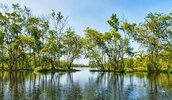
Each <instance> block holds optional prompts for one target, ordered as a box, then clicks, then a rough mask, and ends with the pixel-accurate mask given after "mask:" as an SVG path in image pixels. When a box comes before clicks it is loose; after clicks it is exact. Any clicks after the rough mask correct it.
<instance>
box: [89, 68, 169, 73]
mask: <svg viewBox="0 0 172 100" xmlns="http://www.w3.org/2000/svg"><path fill="white" fill-rule="evenodd" d="M90 72H116V73H134V72H147V73H170V74H172V70H159V71H147V70H124V71H114V70H99V69H91V70H90Z"/></svg>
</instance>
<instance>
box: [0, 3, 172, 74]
mask: <svg viewBox="0 0 172 100" xmlns="http://www.w3.org/2000/svg"><path fill="white" fill-rule="evenodd" d="M107 24H108V25H109V26H110V29H109V31H107V32H100V31H98V30H96V29H92V28H89V27H88V28H86V29H85V30H84V33H85V35H84V36H83V37H81V36H80V35H78V34H76V33H75V31H74V29H72V28H71V27H68V26H67V17H64V16H63V15H62V13H61V12H55V11H52V12H51V13H50V14H48V15H46V16H34V15H33V14H32V13H31V10H30V9H29V8H27V7H25V6H24V7H21V6H20V5H19V4H13V5H12V6H11V7H8V6H7V5H4V4H0V71H37V72H75V71H79V70H76V69H75V68H74V69H73V66H75V67H81V66H83V67H90V68H97V69H96V70H90V71H92V72H118V73H123V72H128V73H129V72H148V73H158V72H159V73H160V72H167V73H172V60H171V59H172V13H169V14H163V13H149V14H147V16H146V17H145V19H144V21H143V22H140V23H129V22H127V20H120V19H119V18H118V17H117V15H116V14H112V16H111V17H110V18H109V20H107ZM135 43H137V44H138V45H139V48H138V50H137V51H134V47H135V45H134V46H133V44H135ZM78 59H88V61H89V63H88V65H82V64H74V61H75V60H78Z"/></svg>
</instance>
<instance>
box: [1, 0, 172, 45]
mask: <svg viewBox="0 0 172 100" xmlns="http://www.w3.org/2000/svg"><path fill="white" fill-rule="evenodd" d="M0 3H4V4H7V5H9V6H10V5H11V4H13V3H19V4H20V5H26V6H27V7H29V8H30V9H31V10H32V12H33V14H34V15H42V14H49V13H50V12H51V10H55V11H57V12H58V11H61V12H62V14H63V15H64V16H69V19H68V23H69V25H70V26H72V27H73V28H74V30H75V31H76V33H77V34H80V35H81V36H84V32H83V30H84V29H85V28H86V27H91V28H95V29H97V30H99V31H100V32H105V31H108V30H109V28H110V27H109V26H108V24H107V20H108V19H109V17H110V16H111V14H112V13H116V14H117V15H118V17H119V18H121V19H127V20H128V21H129V22H136V23H139V22H141V21H143V20H144V17H145V16H146V15H147V14H148V13H149V12H163V13H170V12H172V0H1V1H0ZM133 46H134V47H135V48H137V47H138V45H137V44H135V43H134V44H133Z"/></svg>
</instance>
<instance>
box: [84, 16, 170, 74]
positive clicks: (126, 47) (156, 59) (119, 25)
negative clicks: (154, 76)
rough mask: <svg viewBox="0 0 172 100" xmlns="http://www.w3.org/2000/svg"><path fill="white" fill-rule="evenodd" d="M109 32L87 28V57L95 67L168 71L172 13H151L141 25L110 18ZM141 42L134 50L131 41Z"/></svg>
mask: <svg viewBox="0 0 172 100" xmlns="http://www.w3.org/2000/svg"><path fill="white" fill-rule="evenodd" d="M108 24H109V25H110V26H111V29H110V31H109V32H105V33H100V32H98V31H97V30H94V29H90V28H88V29H86V31H85V32H86V39H87V41H88V42H87V49H88V51H87V56H88V57H89V58H90V60H91V61H90V64H91V65H92V66H100V68H101V69H102V70H104V69H107V70H111V69H114V70H115V71H134V70H135V71H154V72H159V71H167V70H170V68H171V67H172V60H171V59H172V14H171V13H170V14H168V15H165V14H161V13H155V14H153V13H149V14H148V15H147V16H146V17H145V21H144V22H142V23H140V24H135V23H132V24H130V23H128V22H127V21H120V20H119V19H118V18H117V16H116V14H113V15H112V16H111V18H110V19H109V20H108ZM133 41H135V42H137V43H138V44H140V47H141V48H142V49H140V51H137V52H134V51H133V47H131V44H132V42H133Z"/></svg>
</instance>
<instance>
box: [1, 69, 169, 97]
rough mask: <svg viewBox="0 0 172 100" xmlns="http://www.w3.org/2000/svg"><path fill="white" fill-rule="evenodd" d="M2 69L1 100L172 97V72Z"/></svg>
mask: <svg viewBox="0 0 172 100" xmlns="http://www.w3.org/2000/svg"><path fill="white" fill-rule="evenodd" d="M77 69H80V70H81V71H79V72H74V73H64V72H57V73H47V74H45V73H35V72H11V73H10V72H0V100H172V75H169V74H158V75H157V74H147V73H127V74H115V73H108V72H105V73H102V72H90V71H89V68H77Z"/></svg>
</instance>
